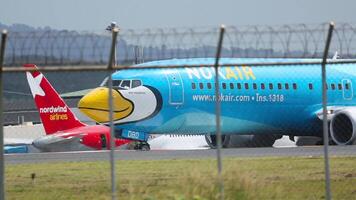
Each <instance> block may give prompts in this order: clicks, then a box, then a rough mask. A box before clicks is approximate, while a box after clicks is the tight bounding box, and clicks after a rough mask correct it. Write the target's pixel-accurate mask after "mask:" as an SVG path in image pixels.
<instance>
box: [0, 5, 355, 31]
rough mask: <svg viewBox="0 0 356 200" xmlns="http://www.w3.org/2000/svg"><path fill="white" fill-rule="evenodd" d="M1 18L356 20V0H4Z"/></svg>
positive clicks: (76, 25)
mask: <svg viewBox="0 0 356 200" xmlns="http://www.w3.org/2000/svg"><path fill="white" fill-rule="evenodd" d="M0 5H1V6H0V22H1V23H4V24H7V25H10V24H13V23H23V24H27V25H31V26H34V27H44V26H50V27H52V28H56V29H71V30H102V29H104V28H105V27H106V26H107V25H108V24H109V23H110V21H117V22H118V24H119V25H120V27H122V28H125V29H129V28H133V29H144V28H159V27H162V28H165V27H195V26H198V27H205V26H218V25H219V24H222V23H224V24H226V25H237V26H238V25H281V24H296V23H305V24H319V23H324V22H328V21H330V20H334V21H335V22H336V24H337V23H338V22H351V23H354V22H356V20H354V19H355V17H356V16H355V9H356V1H354V0H334V1H331V0H268V1H264V0H245V1H240V0H219V1H217V0H216V1H212V0H176V1H171V0H150V1H147V0H146V1H145V0H125V1H124V0H102V1H91V0H57V1H51V0H2V1H1V4H0Z"/></svg>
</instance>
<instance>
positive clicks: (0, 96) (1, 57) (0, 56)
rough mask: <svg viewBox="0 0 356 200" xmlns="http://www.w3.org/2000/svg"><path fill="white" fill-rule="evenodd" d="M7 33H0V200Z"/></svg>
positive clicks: (0, 197) (1, 191)
mask: <svg viewBox="0 0 356 200" xmlns="http://www.w3.org/2000/svg"><path fill="white" fill-rule="evenodd" d="M6 38H7V31H6V30H3V31H2V33H1V49H0V123H1V128H0V200H4V199H5V167H4V163H5V162H4V158H5V157H4V126H3V125H4V124H3V116H2V114H3V105H2V104H3V102H2V99H3V85H2V81H3V79H2V75H3V74H2V67H3V63H4V54H5V45H6Z"/></svg>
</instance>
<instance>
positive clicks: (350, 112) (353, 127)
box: [330, 108, 356, 145]
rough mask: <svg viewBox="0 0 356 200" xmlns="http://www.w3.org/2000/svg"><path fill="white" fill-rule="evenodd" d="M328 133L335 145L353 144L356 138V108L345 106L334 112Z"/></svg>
mask: <svg viewBox="0 0 356 200" xmlns="http://www.w3.org/2000/svg"><path fill="white" fill-rule="evenodd" d="M330 135H331V139H332V140H333V142H335V143H336V144H337V145H349V144H353V143H354V141H355V138H356V108H346V109H344V110H341V111H339V112H337V113H335V114H334V116H333V117H332V118H331V122H330Z"/></svg>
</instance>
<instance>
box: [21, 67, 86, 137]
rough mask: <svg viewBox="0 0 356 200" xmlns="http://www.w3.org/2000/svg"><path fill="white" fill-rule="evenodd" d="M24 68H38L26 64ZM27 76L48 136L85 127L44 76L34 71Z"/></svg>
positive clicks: (27, 73)
mask: <svg viewBox="0 0 356 200" xmlns="http://www.w3.org/2000/svg"><path fill="white" fill-rule="evenodd" d="M24 66H25V67H29V68H37V67H36V65H34V64H25V65H24ZM26 75H27V81H28V84H29V85H30V89H31V93H32V95H33V98H34V100H35V103H36V106H37V109H38V112H39V114H40V117H41V121H42V123H43V126H44V129H45V131H46V134H47V135H48V134H52V133H55V132H58V131H63V130H67V129H71V128H76V127H80V126H85V124H83V123H82V122H80V121H79V120H78V119H77V118H76V116H75V115H74V114H73V113H72V111H71V110H70V109H69V107H68V106H67V104H66V103H65V102H64V101H63V99H62V98H61V97H60V96H59V95H58V93H57V91H56V90H55V89H54V88H53V87H52V85H51V84H50V83H49V82H48V80H47V79H46V77H44V75H43V74H41V73H40V72H39V71H34V72H26Z"/></svg>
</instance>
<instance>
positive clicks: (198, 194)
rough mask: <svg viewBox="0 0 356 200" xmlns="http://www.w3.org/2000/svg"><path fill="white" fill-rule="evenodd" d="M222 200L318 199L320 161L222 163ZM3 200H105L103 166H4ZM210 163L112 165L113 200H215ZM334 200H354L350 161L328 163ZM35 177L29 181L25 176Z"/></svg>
mask: <svg viewBox="0 0 356 200" xmlns="http://www.w3.org/2000/svg"><path fill="white" fill-rule="evenodd" d="M223 167H224V169H223V177H224V186H225V199H323V198H325V197H324V193H325V192H324V187H325V186H324V161H323V159H322V158H319V157H317V158H314V157H310V158H309V157H308V158H307V157H306V158H300V157H298V158H226V159H224V163H223ZM5 171H6V175H5V176H6V177H5V178H6V185H5V187H6V197H7V199H111V193H110V192H111V189H110V188H111V187H110V167H109V162H76V163H73V162H67V163H50V164H25V165H6V169H5ZM216 171H217V170H216V161H215V160H209V159H201V160H153V161H118V162H117V170H116V176H117V185H118V198H119V199H177V200H183V199H197V200H198V199H216V198H217V197H218V187H217V184H216V180H217V179H216V174H217V172H216ZM331 172H332V174H331V178H332V183H331V184H332V185H331V187H332V193H333V198H334V199H356V158H355V157H342V158H340V157H338V158H332V159H331ZM32 173H35V174H36V177H35V179H34V181H33V180H32V179H31V174H32Z"/></svg>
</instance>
